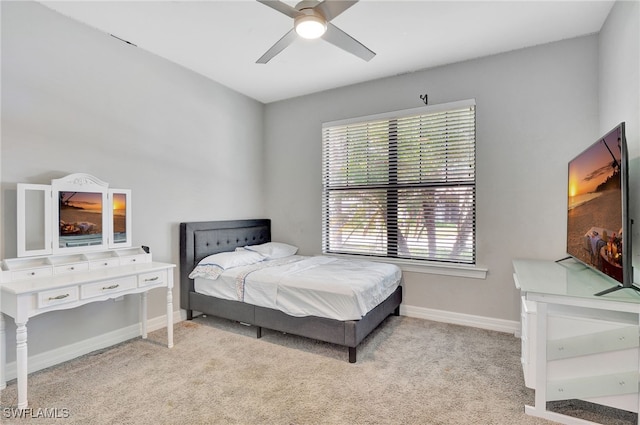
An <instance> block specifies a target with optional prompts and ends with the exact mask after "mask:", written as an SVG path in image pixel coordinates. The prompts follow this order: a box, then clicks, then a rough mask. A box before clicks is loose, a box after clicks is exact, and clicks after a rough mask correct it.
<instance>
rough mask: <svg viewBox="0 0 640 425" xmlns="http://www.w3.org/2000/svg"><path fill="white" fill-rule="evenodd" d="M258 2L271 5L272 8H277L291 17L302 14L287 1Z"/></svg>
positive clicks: (269, 0) (270, 0)
mask: <svg viewBox="0 0 640 425" xmlns="http://www.w3.org/2000/svg"><path fill="white" fill-rule="evenodd" d="M257 1H258V3H262V4H264V5H265V6H269V7H270V8H272V9H275V10H277V11H278V12H280V13H284V14H285V15H287V16H288V17H290V18H295V17H296V16H298V15H299V14H300V12H299V11H298V10H297V9H294V8H293V7H291V6H289V5H288V4H286V3H283V2H281V1H278V0H257Z"/></svg>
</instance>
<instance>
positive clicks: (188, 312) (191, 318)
mask: <svg viewBox="0 0 640 425" xmlns="http://www.w3.org/2000/svg"><path fill="white" fill-rule="evenodd" d="M187 320H193V310H187Z"/></svg>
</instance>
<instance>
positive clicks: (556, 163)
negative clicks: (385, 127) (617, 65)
mask: <svg viewBox="0 0 640 425" xmlns="http://www.w3.org/2000/svg"><path fill="white" fill-rule="evenodd" d="M424 93H428V94H429V101H430V103H432V104H437V103H443V102H449V101H455V100H461V99H468V98H475V99H476V102H477V107H476V110H477V199H478V206H477V242H478V243H477V247H478V249H477V251H478V264H479V265H480V266H485V267H487V268H488V269H489V274H488V276H487V278H486V279H485V280H479V279H469V278H456V277H449V276H440V275H433V274H424V273H413V272H405V273H404V276H405V285H404V286H405V298H404V304H405V305H407V306H413V307H418V308H422V309H433V310H446V311H448V312H455V313H461V314H469V315H476V316H484V317H491V318H497V319H505V320H518V317H519V303H518V298H517V297H518V293H517V291H516V289H515V287H514V284H513V278H512V273H513V272H512V266H511V260H512V259H513V258H514V257H526V258H544V259H558V258H561V257H563V256H564V253H565V236H564V235H565V231H566V223H565V217H566V173H567V168H566V167H567V161H568V160H569V159H570V158H571V157H572V156H573V155H575V154H576V153H577V152H580V151H581V150H582V149H583V148H584V147H585V146H586V145H585V143H587V144H588V143H590V142H591V141H592V140H595V138H597V134H598V132H599V127H598V38H597V36H596V35H593V36H587V37H581V38H577V39H572V40H567V41H562V42H558V43H553V44H547V45H543V46H538V47H533V48H528V49H523V50H519V51H513V52H510V53H505V54H500V55H496V56H491V57H486V58H482V59H477V60H471V61H467V62H463V63H458V64H454V65H448V66H443V67H440V68H435V69H429V70H425V71H421V72H416V73H412V74H406V75H401V76H396V77H393V78H387V79H382V80H378V81H372V82H369V83H365V84H360V85H355V86H350V87H345V88H341V89H336V90H331V91H327V92H323V93H317V94H314V95H311V96H305V97H300V98H296V99H290V100H285V101H281V102H277V103H273V104H269V105H267V108H266V121H265V122H266V128H265V129H266V133H265V147H266V149H265V152H266V157H265V161H266V169H267V170H270V172H269V173H268V174H267V185H266V191H267V197H266V200H267V213H268V215H269V217H271V218H272V219H273V221H274V237H275V238H278V239H283V240H285V241H286V242H291V243H294V244H297V245H299V246H300V247H301V250H302V252H304V253H306V254H314V253H319V252H320V250H321V168H320V165H321V164H320V163H321V133H320V128H321V124H322V122H325V121H333V120H339V119H344V118H350V117H356V116H361V115H367V114H374V113H379V112H386V111H393V110H397V109H404V108H412V107H417V106H420V105H421V103H420V102H421V101H420V99H419V95H420V94H424ZM292 176H295V178H292Z"/></svg>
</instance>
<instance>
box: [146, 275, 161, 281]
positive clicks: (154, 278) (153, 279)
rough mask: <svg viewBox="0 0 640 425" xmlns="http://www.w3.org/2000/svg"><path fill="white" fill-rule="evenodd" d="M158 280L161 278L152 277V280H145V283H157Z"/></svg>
mask: <svg viewBox="0 0 640 425" xmlns="http://www.w3.org/2000/svg"><path fill="white" fill-rule="evenodd" d="M158 279H160V277H159V276H156V277H152V278H150V279H145V280H144V281H145V282H154V281H156V280H158Z"/></svg>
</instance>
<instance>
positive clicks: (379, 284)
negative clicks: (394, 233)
mask: <svg viewBox="0 0 640 425" xmlns="http://www.w3.org/2000/svg"><path fill="white" fill-rule="evenodd" d="M401 277H402V274H401V271H400V268H399V267H397V266H395V265H393V264H386V263H378V262H373V261H361V260H345V259H339V258H334V257H326V256H315V257H305V256H299V255H293V256H291V257H287V258H285V259H279V260H270V261H264V262H260V263H257V264H253V265H250V266H242V267H234V268H231V269H228V270H225V271H224V272H223V273H222V275H220V277H218V279H216V280H209V279H204V278H196V279H195V290H196V292H198V293H201V294H205V295H212V296H215V297H218V298H225V299H231V300H239V301H244V302H246V303H250V304H254V305H258V306H262V307H268V308H272V309H277V310H281V311H283V312H285V313H287V314H289V315H291V316H298V317H301V316H318V317H326V318H330V319H336V320H358V319H360V318H362V316H364V315H365V314H367V312H369V311H370V310H371V309H373V308H374V307H375V306H377V305H378V304H379V303H380V302H382V301H383V300H384V299H385V298H387V297H388V296H389V295H391V293H393V291H395V289H396V288H397V287H398V285H399V284H400V281H401Z"/></svg>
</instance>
